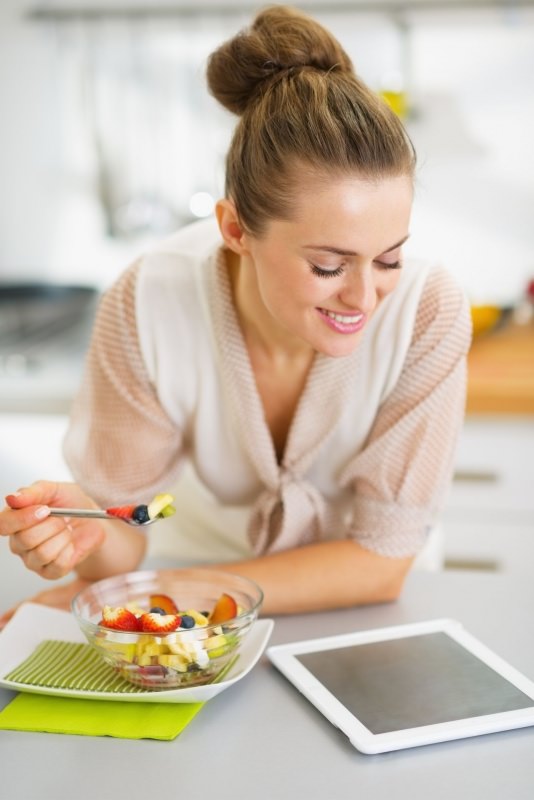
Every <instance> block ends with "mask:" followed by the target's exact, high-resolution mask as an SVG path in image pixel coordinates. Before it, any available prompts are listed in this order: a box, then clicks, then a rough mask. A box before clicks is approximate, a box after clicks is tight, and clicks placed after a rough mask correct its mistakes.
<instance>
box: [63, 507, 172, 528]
mask: <svg viewBox="0 0 534 800" xmlns="http://www.w3.org/2000/svg"><path fill="white" fill-rule="evenodd" d="M49 516H51V517H85V518H86V519H115V520H117V519H118V520H120V521H121V522H126V524H127V525H133V526H134V527H136V528H144V527H145V526H146V525H152V524H153V523H154V522H159V520H160V519H164V517H163V516H162V515H161V514H158V515H157V516H156V517H154V518H153V519H147V521H146V522H137V520H136V519H126V518H125V517H118V516H116V515H115V514H108V512H107V511H105V510H104V509H103V508H51V509H50V515H49Z"/></svg>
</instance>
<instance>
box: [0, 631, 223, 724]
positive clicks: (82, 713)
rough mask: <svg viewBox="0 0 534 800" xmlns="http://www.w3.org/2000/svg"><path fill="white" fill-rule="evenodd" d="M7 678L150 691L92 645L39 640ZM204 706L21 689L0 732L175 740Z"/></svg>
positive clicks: (58, 685)
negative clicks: (122, 674) (130, 680)
mask: <svg viewBox="0 0 534 800" xmlns="http://www.w3.org/2000/svg"><path fill="white" fill-rule="evenodd" d="M235 661H236V659H233V660H231V661H230V663H229V664H227V665H226V667H225V668H224V670H223V671H222V672H221V673H220V674H219V675H218V676H217V678H216V679H215V681H214V682H219V681H220V680H222V679H223V678H224V676H225V675H226V673H227V672H228V670H229V669H230V668H231V667H232V666H233V664H234V663H235ZM4 677H5V679H6V680H10V681H13V682H17V683H22V684H26V685H28V686H46V687H50V688H57V689H59V688H61V689H78V690H83V691H86V692H91V691H93V692H102V691H105V692H111V693H117V692H121V693H122V692H128V693H139V692H145V691H146V690H145V689H142V688H141V687H138V686H134V685H133V684H131V683H128V682H127V681H126V680H124V679H123V678H121V677H120V676H119V675H117V674H116V673H115V671H114V670H113V669H112V667H110V666H109V665H108V664H106V663H105V662H104V661H102V658H101V656H100V655H99V654H98V653H97V652H96V651H95V650H93V648H92V647H90V645H88V644H75V643H73V642H60V641H54V640H47V641H44V642H41V644H40V645H38V647H37V648H36V649H35V650H34V651H33V653H32V654H31V655H30V656H28V658H27V659H26V660H25V661H23V662H22V664H19V665H18V666H17V667H15V669H13V670H11V672H10V673H9V674H8V675H5V676H4ZM203 705H204V703H153V702H150V703H143V702H141V701H139V702H138V701H135V702H132V701H125V702H120V701H118V700H113V701H109V700H99V699H91V698H90V697H89V698H87V697H86V698H82V699H78V698H72V697H54V696H50V695H42V694H30V693H24V692H23V693H21V694H18V695H17V696H16V697H15V699H14V700H12V701H11V703H10V704H9V705H7V706H6V707H5V708H4V710H3V711H1V712H0V730H18V731H41V732H47V733H70V734H79V735H84V736H115V737H120V738H125V739H174V738H175V737H176V736H177V735H178V734H179V733H180V732H181V731H182V730H183V729H184V728H185V727H186V725H187V724H188V723H189V722H190V721H191V720H192V719H193V717H194V716H195V715H196V714H197V713H198V712H199V711H200V709H201V708H202V706H203Z"/></svg>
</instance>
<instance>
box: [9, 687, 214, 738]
mask: <svg viewBox="0 0 534 800" xmlns="http://www.w3.org/2000/svg"><path fill="white" fill-rule="evenodd" d="M203 705H204V704H203V703H137V702H135V703H132V702H124V703H122V702H121V701H120V700H113V701H110V700H78V699H77V698H76V699H75V698H71V697H51V696H50V695H40V694H26V693H21V694H18V695H17V696H16V697H15V699H14V700H12V701H11V703H10V704H9V705H8V706H6V707H5V708H4V710H3V711H1V712H0V730H11V731H39V732H43V733H70V734H79V735H82V736H114V737H119V738H121V739H167V740H168V739H174V738H175V737H176V736H178V734H179V733H180V732H181V731H183V729H184V728H185V727H186V725H187V724H188V723H189V722H191V720H192V719H193V717H194V716H195V714H197V713H198V712H199V711H200V709H201V708H202V706H203Z"/></svg>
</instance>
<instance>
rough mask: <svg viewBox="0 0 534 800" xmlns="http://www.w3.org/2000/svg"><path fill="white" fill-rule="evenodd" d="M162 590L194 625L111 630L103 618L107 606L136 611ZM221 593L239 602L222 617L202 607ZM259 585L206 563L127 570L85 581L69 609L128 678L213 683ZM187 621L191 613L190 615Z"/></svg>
mask: <svg viewBox="0 0 534 800" xmlns="http://www.w3.org/2000/svg"><path fill="white" fill-rule="evenodd" d="M162 594H163V595H167V596H168V597H170V598H171V599H172V600H173V601H174V603H175V604H176V606H177V607H178V610H179V612H181V613H182V614H184V615H185V614H188V616H189V617H191V616H193V618H194V619H195V624H194V627H191V628H188V629H184V628H178V630H175V631H172V632H171V633H163V634H155V633H147V632H141V631H134V632H132V631H123V630H113V629H110V628H109V627H106V626H104V625H102V624H101V623H102V610H103V608H104V606H110V607H112V608H118V607H125V608H129V609H130V610H132V611H133V613H134V614H135V615H136V616H139V614H140V613H142V612H149V611H150V609H151V599H150V598H151V596H153V595H162ZM222 594H228V595H230V597H232V598H233V599H234V601H235V603H236V605H237V613H236V614H235V616H233V617H232V618H231V619H228V620H225V621H224V622H210V621H208V620H206V616H207V614H209V612H210V611H211V610H212V609H213V608H214V606H215V604H216V603H217V600H218V599H219V598H220V596H221V595H222ZM262 601H263V592H262V591H261V589H260V588H259V586H258V585H257V584H256V583H254V582H253V581H251V580H249V579H248V578H243V577H241V576H239V575H233V574H231V573H228V572H219V571H215V570H210V569H183V570H173V569H169V570H151V571H139V572H129V573H126V574H124V575H118V576H116V577H113V578H106V579H105V580H101V581H98V582H96V583H93V584H91V585H90V586H87V587H86V588H85V589H82V591H81V592H79V593H78V594H77V595H76V596H75V597H74V599H73V601H72V612H73V614H74V617H75V618H76V621H77V622H78V624H79V626H80V628H81V630H82V631H83V633H84V634H85V637H86V638H87V641H88V642H89V644H90V645H91V646H92V647H93V648H94V649H95V650H96V651H97V652H98V653H99V654H100V655H101V656H102V658H103V659H104V661H106V662H107V663H108V664H109V665H110V666H112V667H113V668H114V669H115V670H116V671H117V672H118V673H119V674H120V675H121V676H122V677H124V678H125V679H126V680H127V681H129V682H130V683H133V684H135V685H137V686H141V687H143V688H144V689H156V690H157V689H177V688H181V687H185V686H200V685H202V684H205V683H211V682H212V681H214V680H215V679H216V678H217V676H218V675H219V674H220V673H221V671H222V670H224V668H225V667H226V666H227V664H228V663H229V662H230V661H231V660H233V658H234V656H235V655H236V654H237V653H238V652H239V648H240V646H241V643H242V642H243V640H244V638H245V637H246V635H247V633H248V632H249V631H250V629H251V627H252V624H253V623H254V621H255V619H256V618H257V616H258V613H259V609H260V607H261V603H262ZM188 622H189V623H191V619H189V620H188Z"/></svg>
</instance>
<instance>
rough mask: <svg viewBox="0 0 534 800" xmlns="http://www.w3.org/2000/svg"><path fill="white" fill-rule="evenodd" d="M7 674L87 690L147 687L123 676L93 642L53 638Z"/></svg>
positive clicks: (25, 680) (16, 678)
mask: <svg viewBox="0 0 534 800" xmlns="http://www.w3.org/2000/svg"><path fill="white" fill-rule="evenodd" d="M5 678H6V680H9V681H14V682H15V683H24V684H28V685H30V686H48V687H50V688H54V689H79V690H81V691H84V692H113V693H115V692H121V693H122V692H127V693H128V694H139V693H140V692H144V691H146V689H143V688H142V687H140V686H134V684H132V683H129V682H128V681H127V680H125V679H124V678H121V676H120V675H118V674H117V673H116V672H115V670H114V669H113V668H112V667H111V666H110V665H109V664H106V662H105V661H103V660H102V656H101V655H99V653H97V652H96V650H94V649H93V648H92V647H91V646H90V645H88V644H76V643H74V642H59V641H55V640H52V639H47V640H46V641H44V642H41V644H39V645H38V646H37V647H36V648H35V650H34V651H33V653H32V654H31V655H30V656H28V658H27V659H26V660H25V661H23V662H22V664H19V665H18V667H15V669H13V670H11V672H10V673H9V674H8V675H6V676H5Z"/></svg>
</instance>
